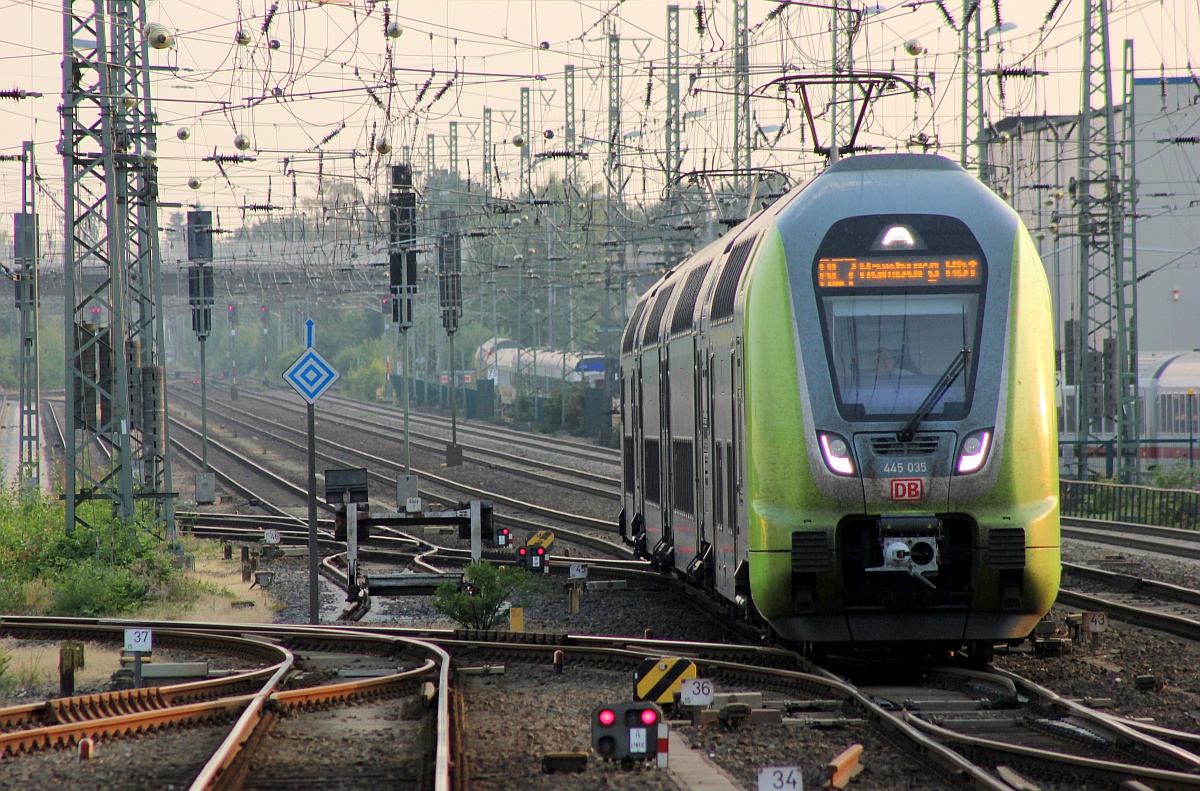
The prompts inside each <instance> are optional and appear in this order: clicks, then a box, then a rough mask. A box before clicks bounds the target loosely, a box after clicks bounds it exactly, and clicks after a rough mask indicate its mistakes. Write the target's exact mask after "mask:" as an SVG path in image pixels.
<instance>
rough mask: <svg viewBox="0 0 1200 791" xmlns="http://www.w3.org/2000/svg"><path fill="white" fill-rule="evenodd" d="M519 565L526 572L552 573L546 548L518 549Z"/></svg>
mask: <svg viewBox="0 0 1200 791" xmlns="http://www.w3.org/2000/svg"><path fill="white" fill-rule="evenodd" d="M517 565H518V566H520V567H521V568H523V569H525V570H526V571H540V572H542V573H543V574H549V573H550V559H549V558H548V557H546V548H545V547H519V548H518V549H517Z"/></svg>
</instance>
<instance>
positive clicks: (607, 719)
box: [598, 709, 617, 728]
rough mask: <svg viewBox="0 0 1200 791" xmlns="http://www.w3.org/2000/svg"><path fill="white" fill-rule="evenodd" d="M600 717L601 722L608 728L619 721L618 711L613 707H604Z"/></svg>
mask: <svg viewBox="0 0 1200 791" xmlns="http://www.w3.org/2000/svg"><path fill="white" fill-rule="evenodd" d="M598 719H599V720H600V724H601V725H603V726H604V727H606V728H607V727H609V726H610V725H612V724H613V723H614V722H616V721H617V713H616V712H615V711H613V710H612V709H603V710H601V712H600V716H599V717H598Z"/></svg>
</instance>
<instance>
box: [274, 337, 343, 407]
mask: <svg viewBox="0 0 1200 791" xmlns="http://www.w3.org/2000/svg"><path fill="white" fill-rule="evenodd" d="M339 376H341V374H339V373H338V372H337V371H335V370H334V368H333V366H332V365H330V364H329V363H328V362H326V361H325V358H324V357H322V356H321V355H320V354H317V350H316V349H314V348H313V347H311V346H309V347H308V348H307V349H305V350H304V353H303V354H301V355H300V356H299V357H298V358H297V359H296V362H294V363H292V367H291V368H288V369H287V370H286V371H284V372H283V379H284V381H286V382H287V383H288V384H290V385H291V386H292V388H293V389H295V391H296V392H297V393H299V394H300V397H301V398H303V399H304V400H305V401H307V402H308V403H310V404H315V403H316V402H317V399H318V398H320V397H321V396H323V395H325V391H326V390H328V389H329V388H330V386H331V385H332V384H333V383H334V382H336V381H337V380H338V377H339Z"/></svg>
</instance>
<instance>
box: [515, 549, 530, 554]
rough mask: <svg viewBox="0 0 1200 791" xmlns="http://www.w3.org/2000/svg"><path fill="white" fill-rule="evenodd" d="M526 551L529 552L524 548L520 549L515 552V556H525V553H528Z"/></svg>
mask: <svg viewBox="0 0 1200 791" xmlns="http://www.w3.org/2000/svg"><path fill="white" fill-rule="evenodd" d="M528 551H529V550H528V549H526V548H525V547H521V548H520V549H518V550H517V554H518V555H524V554H525V553H526V552H528Z"/></svg>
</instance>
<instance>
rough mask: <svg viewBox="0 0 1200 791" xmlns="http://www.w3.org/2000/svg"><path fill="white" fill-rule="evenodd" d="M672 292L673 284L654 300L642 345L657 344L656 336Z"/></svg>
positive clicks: (660, 327) (660, 329)
mask: <svg viewBox="0 0 1200 791" xmlns="http://www.w3.org/2000/svg"><path fill="white" fill-rule="evenodd" d="M674 290H675V284H674V283H672V284H671V285H669V286H667V287H666V288H664V289H663V290H662V291H660V292H658V296H657V297H656V298H655V300H654V307H653V308H652V309H651V310H650V318H648V319H646V331H645V333H643V334H642V343H647V344H649V343H658V336H659V333H660V332H661V331H662V318H663V314H664V313H666V312H667V303H668V302H670V301H671V292H672V291H674Z"/></svg>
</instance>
